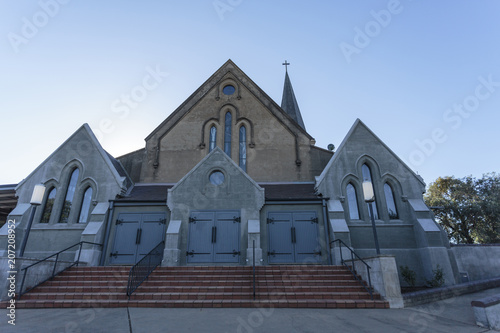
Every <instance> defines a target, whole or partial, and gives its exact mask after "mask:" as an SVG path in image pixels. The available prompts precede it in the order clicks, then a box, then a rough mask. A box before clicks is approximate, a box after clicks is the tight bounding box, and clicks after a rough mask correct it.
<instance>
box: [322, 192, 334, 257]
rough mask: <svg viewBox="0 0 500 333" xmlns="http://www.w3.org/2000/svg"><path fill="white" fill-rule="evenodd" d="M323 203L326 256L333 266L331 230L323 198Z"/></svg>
mask: <svg viewBox="0 0 500 333" xmlns="http://www.w3.org/2000/svg"><path fill="white" fill-rule="evenodd" d="M321 201H322V202H323V222H324V224H325V238H326V254H327V256H328V264H329V265H332V255H331V253H330V252H331V251H330V229H329V228H328V220H329V218H328V212H327V210H326V199H325V198H322V199H321Z"/></svg>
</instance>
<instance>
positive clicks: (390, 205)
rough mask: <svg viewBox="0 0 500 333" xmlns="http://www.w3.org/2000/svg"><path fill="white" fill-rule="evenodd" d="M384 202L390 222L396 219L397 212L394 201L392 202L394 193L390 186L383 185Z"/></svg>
mask: <svg viewBox="0 0 500 333" xmlns="http://www.w3.org/2000/svg"><path fill="white" fill-rule="evenodd" d="M384 193H385V202H386V203H387V212H388V213H389V218H390V219H391V220H393V219H397V218H398V210H397V209H396V201H394V191H393V190H392V187H391V185H389V184H388V183H385V184H384Z"/></svg>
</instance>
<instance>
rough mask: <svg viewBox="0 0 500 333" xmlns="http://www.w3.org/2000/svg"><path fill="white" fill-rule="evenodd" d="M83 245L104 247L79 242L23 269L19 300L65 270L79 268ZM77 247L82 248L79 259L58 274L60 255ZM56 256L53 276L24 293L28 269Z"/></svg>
mask: <svg viewBox="0 0 500 333" xmlns="http://www.w3.org/2000/svg"><path fill="white" fill-rule="evenodd" d="M83 244H90V245H98V246H102V244H98V243H92V242H85V241H81V242H79V243H76V244H74V245H71V246H69V247H67V248H65V249H64V250H61V251H59V252H56V253H54V254H51V255H50V256H48V257H46V258H43V259H40V260H38V261H37V262H35V263H33V264H31V265H28V266H26V267H23V268H22V269H21V271H24V274H23V280H22V282H21V287H20V288H19V295H18V299H19V298H21V296H22V295H24V294H26V293H27V292H29V291H31V290H33V289H35V288H36V287H38V286H39V285H41V284H42V283H44V282H47V281H48V280H50V279H52V278H53V277H54V276H56V275H58V274H60V273H62V272H64V271H65V270H67V269H68V268H71V267H73V266H75V265H76V266H78V264H79V263H80V255H81V254H82V245H83ZM75 246H80V248H79V249H78V258H77V259H76V260H75V261H73V262H72V263H71V264H70V265H69V266H67V267H65V268H64V269H62V270H60V271H58V272H57V273H56V268H57V262H58V261H59V255H60V254H61V253H63V252H64V251H67V250H69V249H71V248H73V247H75ZM54 256H55V257H56V260H55V261H54V268H53V269H52V274H51V275H50V276H49V277H48V278H46V279H45V280H43V281H42V282H39V283H37V284H36V285H35V286H33V287H30V288H28V289H26V290H25V291H23V287H24V281H25V280H26V274H27V272H28V269H29V268H31V267H33V266H35V265H38V264H39V263H42V262H44V261H46V260H48V259H50V258H52V257H54Z"/></svg>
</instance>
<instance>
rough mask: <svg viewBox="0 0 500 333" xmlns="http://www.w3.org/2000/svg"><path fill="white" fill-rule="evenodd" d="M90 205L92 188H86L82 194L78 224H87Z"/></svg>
mask: <svg viewBox="0 0 500 333" xmlns="http://www.w3.org/2000/svg"><path fill="white" fill-rule="evenodd" d="M91 203H92V187H90V186H89V187H88V188H87V189H86V190H85V193H84V194H83V200H82V206H81V208H80V216H79V217H78V223H87V222H88V221H89V216H90V204H91Z"/></svg>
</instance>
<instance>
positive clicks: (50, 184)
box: [34, 178, 60, 225]
mask: <svg viewBox="0 0 500 333" xmlns="http://www.w3.org/2000/svg"><path fill="white" fill-rule="evenodd" d="M43 185H44V186H45V193H44V195H43V201H42V204H41V205H40V206H41V209H38V210H37V212H36V215H35V217H34V220H35V221H37V222H38V223H41V221H42V217H43V214H44V212H45V207H46V206H47V201H48V200H49V195H50V194H51V191H52V190H56V193H55V198H54V202H53V204H52V209H51V213H50V218H49V220H48V221H47V222H46V223H42V225H48V224H51V223H53V222H54V220H55V219H57V217H55V216H57V214H55V204H56V200H57V199H58V197H59V188H60V184H59V182H58V181H57V180H56V179H54V178H51V179H49V180H48V181H46V182H44V183H43Z"/></svg>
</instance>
